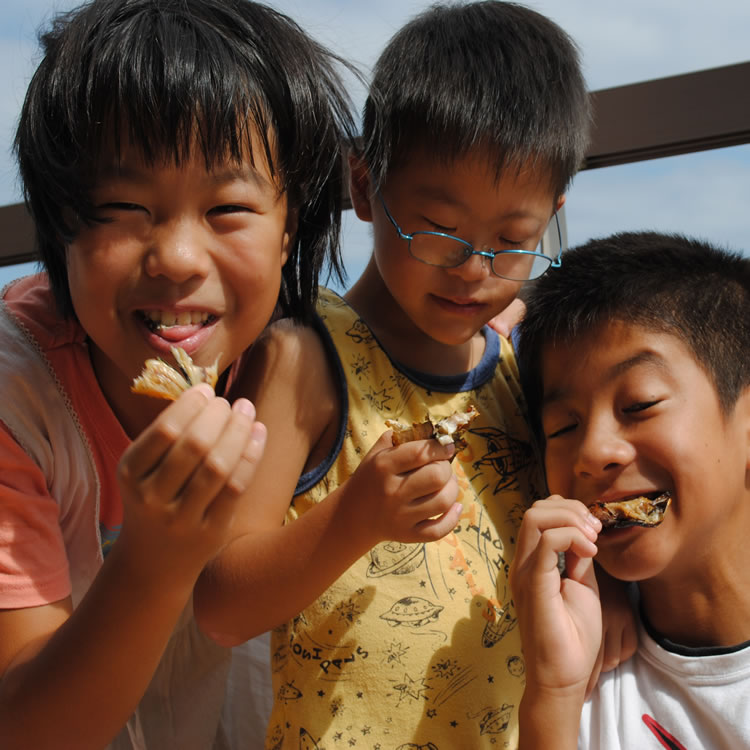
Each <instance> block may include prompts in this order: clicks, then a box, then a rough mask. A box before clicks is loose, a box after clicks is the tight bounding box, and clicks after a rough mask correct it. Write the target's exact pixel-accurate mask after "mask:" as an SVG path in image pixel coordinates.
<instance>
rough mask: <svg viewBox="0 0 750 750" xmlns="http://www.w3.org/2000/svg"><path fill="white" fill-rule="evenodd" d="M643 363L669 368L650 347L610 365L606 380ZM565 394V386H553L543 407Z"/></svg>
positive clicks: (656, 367) (558, 399)
mask: <svg viewBox="0 0 750 750" xmlns="http://www.w3.org/2000/svg"><path fill="white" fill-rule="evenodd" d="M641 365H647V366H652V367H654V368H655V369H657V370H666V369H667V367H666V362H665V361H664V357H663V356H662V355H661V354H658V353H657V352H654V351H652V350H650V349H644V350H643V351H641V352H638V353H637V354H634V355H633V356H632V357H628V358H627V359H624V360H623V361H622V362H617V363H616V364H614V365H612V367H610V368H609V369H608V370H607V371H606V372H605V374H604V377H605V380H607V381H610V380H614V379H615V378H616V377H619V376H620V375H622V374H623V373H625V372H628V370H632V369H633V368H634V367H639V366H641ZM565 395H566V389H565V388H553V389H552V390H550V391H547V392H546V393H544V395H543V396H542V408H544V407H545V406H548V405H549V404H552V403H555V402H556V401H561V400H562V399H563V398H565Z"/></svg>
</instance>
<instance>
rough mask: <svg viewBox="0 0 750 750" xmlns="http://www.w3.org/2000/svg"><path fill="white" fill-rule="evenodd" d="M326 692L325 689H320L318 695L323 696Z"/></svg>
mask: <svg viewBox="0 0 750 750" xmlns="http://www.w3.org/2000/svg"><path fill="white" fill-rule="evenodd" d="M325 694H326V691H325V690H318V696H319V697H320V698H322V697H323V696H324V695H325Z"/></svg>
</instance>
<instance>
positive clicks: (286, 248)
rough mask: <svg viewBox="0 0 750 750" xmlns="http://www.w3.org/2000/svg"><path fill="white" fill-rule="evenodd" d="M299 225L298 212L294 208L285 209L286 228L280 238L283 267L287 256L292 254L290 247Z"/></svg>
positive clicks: (287, 258)
mask: <svg viewBox="0 0 750 750" xmlns="http://www.w3.org/2000/svg"><path fill="white" fill-rule="evenodd" d="M298 224H299V211H298V210H297V209H296V208H289V209H287V213H286V226H285V227H284V235H283V237H282V238H281V265H282V266H283V265H284V264H285V263H286V262H287V260H289V255H290V253H291V252H292V246H293V245H294V240H295V239H296V237H297V226H298Z"/></svg>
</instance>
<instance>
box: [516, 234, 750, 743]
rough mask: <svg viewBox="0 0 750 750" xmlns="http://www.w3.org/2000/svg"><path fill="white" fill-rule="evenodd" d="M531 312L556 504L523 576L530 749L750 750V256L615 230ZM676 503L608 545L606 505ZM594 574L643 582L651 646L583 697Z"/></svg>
mask: <svg viewBox="0 0 750 750" xmlns="http://www.w3.org/2000/svg"><path fill="white" fill-rule="evenodd" d="M527 302H528V309H527V312H526V316H525V319H524V321H523V323H522V325H521V332H520V344H519V364H520V367H521V372H522V373H523V377H524V381H525V382H524V385H525V392H526V394H527V396H528V401H529V409H530V411H531V412H532V414H533V415H534V416H535V417H536V419H537V423H538V425H539V430H540V432H541V434H542V435H543V440H544V451H545V467H546V470H547V479H548V483H549V488H550V490H551V491H552V492H554V493H556V494H555V495H553V496H552V497H551V498H549V499H546V500H542V501H540V502H537V503H535V505H534V506H533V508H532V509H530V510H529V511H528V512H527V513H526V515H525V517H524V520H523V524H522V527H521V533H520V536H519V541H518V546H517V550H516V557H515V559H514V561H513V564H512V566H511V584H512V587H513V592H514V600H515V603H516V607H517V609H518V618H519V623H520V624H519V630H520V631H521V636H522V641H523V648H524V654H525V656H526V667H527V684H526V693H525V694H524V698H523V701H522V704H521V708H522V710H521V747H522V748H524V750H528V749H529V748H544V749H545V750H546V749H547V748H549V747H555V748H560V749H561V750H563V749H564V748H575V747H579V748H587V750H588V749H592V750H594V749H596V748H602V749H605V748H606V750H616V749H617V748H623V749H624V748H628V749H629V748H642V749H643V750H648V748H654V750H657V749H658V748H662V747H667V748H711V749H712V750H736V748H748V747H750V718H749V715H748V711H747V706H748V702H749V701H750V624H749V623H750V578H749V577H748V570H749V569H750V548H749V547H748V544H747V529H748V526H749V525H750V360H749V359H748V351H750V259H749V258H747V257H743V256H742V255H740V254H739V253H731V252H729V251H724V250H720V249H717V248H715V247H713V246H711V245H709V244H707V243H705V242H702V241H698V240H693V239H689V238H685V237H682V236H679V235H662V234H658V233H651V232H644V233H627V234H619V235H613V236H611V237H607V238H603V239H599V240H592V241H591V242H589V243H587V244H586V245H583V246H582V247H580V248H577V249H576V250H574V251H570V252H569V253H566V255H565V260H564V262H563V265H562V267H561V268H560V269H556V270H555V271H554V272H552V273H550V274H548V275H547V276H546V277H545V278H543V279H541V280H540V281H539V283H538V284H537V285H536V287H535V288H534V290H533V292H532V294H531V295H530V297H529V298H528V300H527ZM665 492H668V493H669V494H670V496H671V504H670V505H669V507H668V508H667V510H666V513H665V514H664V515H663V519H662V520H661V523H659V524H658V525H657V526H656V527H654V528H646V527H643V526H640V525H635V526H623V527H621V528H615V529H609V528H608V529H606V530H603V529H602V524H601V522H600V521H599V520H597V519H596V518H595V517H594V516H593V515H592V514H591V513H590V512H589V510H588V507H589V506H591V505H592V504H593V503H594V502H602V501H604V502H610V501H620V502H623V501H628V500H629V499H630V498H632V497H634V496H639V495H645V496H648V497H653V496H655V495H659V494H661V493H665ZM572 498H575V499H572ZM657 520H658V518H657ZM563 553H564V554H565V557H566V569H567V577H565V578H564V579H563V578H561V577H560V573H559V570H558V567H557V559H558V555H559V554H563ZM594 559H596V561H597V562H598V563H599V564H600V565H601V566H602V567H603V568H604V569H605V570H607V572H608V573H609V574H610V575H612V576H614V577H616V578H619V579H622V580H623V581H630V582H635V583H634V584H633V585H634V588H635V593H637V596H636V599H637V601H638V604H639V612H640V627H639V629H640V633H639V648H638V651H637V653H636V655H635V656H634V657H633V658H632V659H631V660H629V661H628V662H626V663H624V664H621V665H620V666H619V667H618V668H617V669H616V670H614V671H613V672H610V673H608V674H606V675H604V676H603V677H601V678H600V680H599V682H598V684H597V686H596V688H595V690H594V692H593V694H592V695H591V698H590V699H589V700H587V701H586V702H584V695H585V692H586V683H587V679H588V675H589V673H590V670H591V664H592V663H593V661H594V658H595V655H596V651H597V649H598V646H599V642H600V640H601V631H600V627H599V624H600V618H599V613H600V609H601V605H600V602H599V596H598V592H597V586H596V580H595V578H594V576H593V571H592V568H593V560H594Z"/></svg>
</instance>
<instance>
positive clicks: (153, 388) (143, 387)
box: [130, 346, 219, 401]
mask: <svg viewBox="0 0 750 750" xmlns="http://www.w3.org/2000/svg"><path fill="white" fill-rule="evenodd" d="M172 356H173V357H174V359H175V362H176V363H177V367H176V368H174V367H172V366H171V365H169V364H167V363H166V362H165V361H164V360H163V359H147V360H146V362H145V364H144V365H143V371H142V372H141V374H140V375H139V376H138V377H137V378H135V380H133V384H132V385H131V386H130V390H131V391H133V393H142V394H144V395H145V396H153V397H154V398H166V399H169V400H170V401H174V400H175V399H176V398H178V397H179V395H180V394H181V393H182V392H183V391H186V390H187V389H188V388H190V387H191V386H193V385H198V383H208V384H209V385H210V386H211V387H212V388H213V387H214V386H215V385H216V380H217V378H218V366H219V358H218V357H217V358H216V361H215V362H214V363H213V365H211V367H199V366H198V365H196V364H193V360H192V359H190V355H189V354H188V353H187V352H186V351H185V350H184V349H182V348H180V347H179V346H173V347H172Z"/></svg>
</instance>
